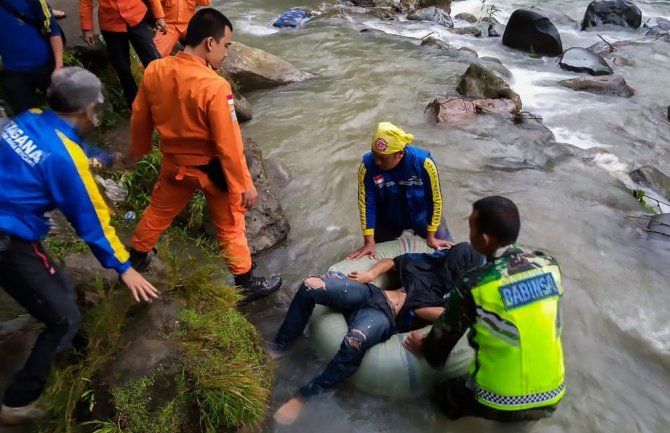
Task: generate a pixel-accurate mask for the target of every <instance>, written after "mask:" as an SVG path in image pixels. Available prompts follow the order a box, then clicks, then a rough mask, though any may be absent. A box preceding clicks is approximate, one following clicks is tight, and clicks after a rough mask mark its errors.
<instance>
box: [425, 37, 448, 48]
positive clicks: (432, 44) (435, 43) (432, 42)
mask: <svg viewBox="0 0 670 433" xmlns="http://www.w3.org/2000/svg"><path fill="white" fill-rule="evenodd" d="M421 46H422V47H424V48H433V49H436V50H447V49H449V48H451V45H449V42H447V41H444V40H442V39H437V38H435V37H433V36H427V37H425V38H423V39H422V40H421Z"/></svg>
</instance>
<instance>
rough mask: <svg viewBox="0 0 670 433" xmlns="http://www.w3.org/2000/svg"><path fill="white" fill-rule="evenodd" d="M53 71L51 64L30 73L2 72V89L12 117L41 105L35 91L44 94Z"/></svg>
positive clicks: (40, 99) (40, 100)
mask: <svg viewBox="0 0 670 433" xmlns="http://www.w3.org/2000/svg"><path fill="white" fill-rule="evenodd" d="M53 71H54V64H53V62H48V63H47V64H46V65H44V66H41V67H39V68H37V69H32V70H30V71H10V70H7V69H5V70H3V71H2V87H3V88H4V90H5V94H6V95H7V102H9V105H10V107H11V109H12V111H13V112H14V115H17V114H19V113H23V112H24V111H26V110H28V109H30V108H35V107H39V106H40V105H41V103H42V98H41V97H40V96H38V94H37V91H40V92H42V93H43V94H46V91H47V88H48V87H49V84H51V74H52V73H53Z"/></svg>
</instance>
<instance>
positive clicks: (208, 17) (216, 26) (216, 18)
mask: <svg viewBox="0 0 670 433" xmlns="http://www.w3.org/2000/svg"><path fill="white" fill-rule="evenodd" d="M226 27H228V28H229V29H230V31H231V32H232V31H233V23H231V22H230V20H229V19H228V18H226V16H225V15H224V14H222V13H221V12H219V11H217V10H216V9H212V8H202V9H200V10H198V11H197V12H196V13H195V15H193V17H192V18H191V20H190V21H189V22H188V27H187V28H186V37H185V38H184V45H186V46H188V47H197V46H198V45H200V43H201V42H202V41H203V40H205V39H207V38H214V39H216V40H217V41H219V40H221V38H222V37H223V34H224V33H225V32H226Z"/></svg>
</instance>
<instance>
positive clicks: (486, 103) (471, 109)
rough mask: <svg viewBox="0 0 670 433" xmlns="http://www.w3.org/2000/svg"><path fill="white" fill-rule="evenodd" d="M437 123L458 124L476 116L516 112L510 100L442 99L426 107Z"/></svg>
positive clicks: (437, 99)
mask: <svg viewBox="0 0 670 433" xmlns="http://www.w3.org/2000/svg"><path fill="white" fill-rule="evenodd" d="M426 111H427V112H430V113H431V115H432V117H433V119H434V120H435V121H436V122H437V123H449V124H458V123H462V122H464V121H467V120H472V119H474V118H475V117H476V116H477V115H478V114H499V115H513V114H516V113H517V112H518V110H517V108H516V105H515V104H514V101H512V100H511V99H473V100H468V99H464V98H458V97H453V96H451V97H443V98H436V99H434V100H433V101H432V102H431V103H430V104H428V106H427V107H426Z"/></svg>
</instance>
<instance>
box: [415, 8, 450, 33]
mask: <svg viewBox="0 0 670 433" xmlns="http://www.w3.org/2000/svg"><path fill="white" fill-rule="evenodd" d="M407 19H409V20H414V21H431V22H434V23H436V24H439V25H441V26H444V27H447V28H452V27H454V22H453V21H452V20H451V16H450V15H449V13H448V12H446V11H445V10H443V9H440V8H436V7H435V6H430V7H427V8H424V9H418V10H416V11H413V12H410V13H409V14H408V15H407Z"/></svg>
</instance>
